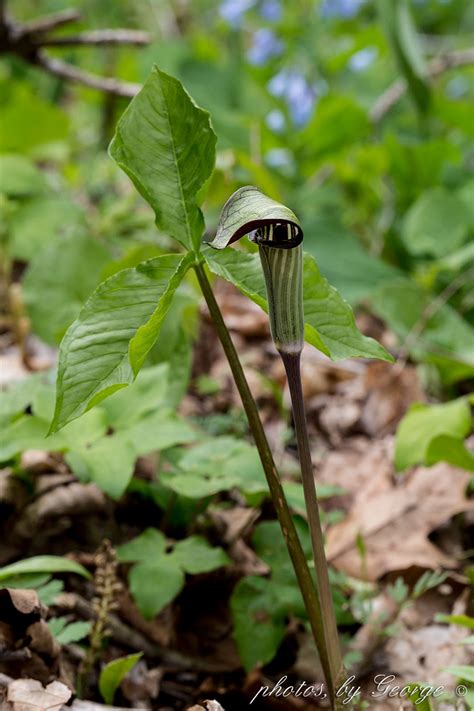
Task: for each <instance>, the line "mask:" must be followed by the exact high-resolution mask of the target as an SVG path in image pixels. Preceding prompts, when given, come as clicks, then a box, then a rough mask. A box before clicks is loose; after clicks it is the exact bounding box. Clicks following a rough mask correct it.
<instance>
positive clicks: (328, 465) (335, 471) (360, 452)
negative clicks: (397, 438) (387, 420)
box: [317, 437, 394, 511]
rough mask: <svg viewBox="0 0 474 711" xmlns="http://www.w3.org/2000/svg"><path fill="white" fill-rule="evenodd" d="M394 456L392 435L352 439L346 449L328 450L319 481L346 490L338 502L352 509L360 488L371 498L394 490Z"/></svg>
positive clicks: (365, 495)
mask: <svg viewBox="0 0 474 711" xmlns="http://www.w3.org/2000/svg"><path fill="white" fill-rule="evenodd" d="M392 457H393V441H392V438H386V439H384V440H377V441H374V442H370V441H369V440H367V438H365V437H357V438H353V439H351V440H350V441H349V442H348V447H347V448H346V449H340V450H337V451H334V452H329V454H328V455H327V456H326V457H325V458H324V459H323V461H322V462H321V465H320V467H319V471H318V473H317V481H318V482H321V483H323V484H330V485H333V486H339V487H341V489H344V491H346V492H347V495H346V496H344V497H342V498H341V500H340V501H338V505H339V508H343V509H344V510H346V511H349V510H350V508H351V507H352V505H353V504H354V500H355V499H356V497H357V496H358V494H359V493H360V492H361V491H363V492H364V497H365V498H368V497H370V496H372V495H374V494H377V493H381V492H383V491H386V490H391V489H392V487H393V477H394V472H393V465H392Z"/></svg>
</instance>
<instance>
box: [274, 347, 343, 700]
mask: <svg viewBox="0 0 474 711" xmlns="http://www.w3.org/2000/svg"><path fill="white" fill-rule="evenodd" d="M280 355H281V358H282V361H283V363H284V366H285V370H286V374H287V378H288V385H289V388H290V395H291V403H292V410H293V422H294V427H295V432H296V439H297V443H298V456H299V460H300V467H301V478H302V482H303V491H304V498H305V503H306V512H307V516H308V525H309V530H310V534H311V545H312V548H313V558H314V566H315V570H316V583H317V587H318V591H319V597H320V600H321V607H322V611H323V613H322V614H323V624H324V636H325V640H326V645H327V649H328V656H329V663H330V666H331V676H332V678H333V679H334V681H335V686H336V687H337V686H338V685H339V684H340V683H341V682H342V681H343V674H344V670H343V664H342V657H341V650H340V646H339V638H338V632H337V624H336V617H335V614H334V605H333V600H332V593H331V585H330V582H329V574H328V564H327V561H326V555H325V552H324V539H323V532H322V528H321V519H320V516H319V507H318V500H317V494H316V484H315V481H314V474H313V463H312V461H311V449H310V445H309V436H308V425H307V421H306V413H305V407H304V398H303V390H302V386H301V366H300V362H301V353H285V352H284V351H280Z"/></svg>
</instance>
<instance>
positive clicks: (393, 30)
mask: <svg viewBox="0 0 474 711" xmlns="http://www.w3.org/2000/svg"><path fill="white" fill-rule="evenodd" d="M378 10H379V14H380V19H381V22H382V25H383V27H384V29H385V32H386V34H387V36H388V39H389V41H390V44H391V46H392V49H393V52H394V54H395V58H396V60H397V63H398V65H399V67H400V71H401V72H402V74H403V76H404V78H405V80H406V82H407V84H408V89H409V91H410V93H411V95H412V97H413V100H414V102H415V104H416V106H417V108H418V110H419V111H420V112H422V113H424V112H426V111H427V109H428V107H429V103H430V90H429V86H428V83H427V81H426V66H425V61H424V57H423V54H422V51H421V47H420V41H419V39H418V36H417V32H416V27H415V25H414V22H413V18H412V15H411V9H410V4H409V0H378Z"/></svg>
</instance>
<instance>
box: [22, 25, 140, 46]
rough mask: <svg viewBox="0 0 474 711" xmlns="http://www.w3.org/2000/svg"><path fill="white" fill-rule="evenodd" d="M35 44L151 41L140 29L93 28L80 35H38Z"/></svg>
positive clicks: (114, 43) (138, 42) (65, 44)
mask: <svg viewBox="0 0 474 711" xmlns="http://www.w3.org/2000/svg"><path fill="white" fill-rule="evenodd" d="M33 42H34V44H37V45H38V46H41V47H76V46H82V45H104V44H108V45H116V44H133V45H145V44H149V42H150V35H149V34H148V33H147V32H141V31H140V30H124V29H120V30H93V31H91V32H81V33H80V34H79V35H66V36H64V37H38V38H36V39H35V40H33Z"/></svg>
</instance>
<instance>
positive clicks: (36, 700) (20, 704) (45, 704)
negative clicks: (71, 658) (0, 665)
mask: <svg viewBox="0 0 474 711" xmlns="http://www.w3.org/2000/svg"><path fill="white" fill-rule="evenodd" d="M71 695H72V693H71V690H70V689H68V688H67V686H65V685H64V684H62V683H61V682H60V681H53V682H51V684H48V686H47V687H46V688H44V687H43V685H42V684H41V683H40V682H39V681H36V680H35V679H16V680H15V681H12V682H11V684H9V686H8V694H7V700H8V701H9V702H10V703H11V704H12V705H13V711H59V709H60V708H61V706H62V705H63V704H65V703H66V702H67V701H69V699H70V698H71Z"/></svg>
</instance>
